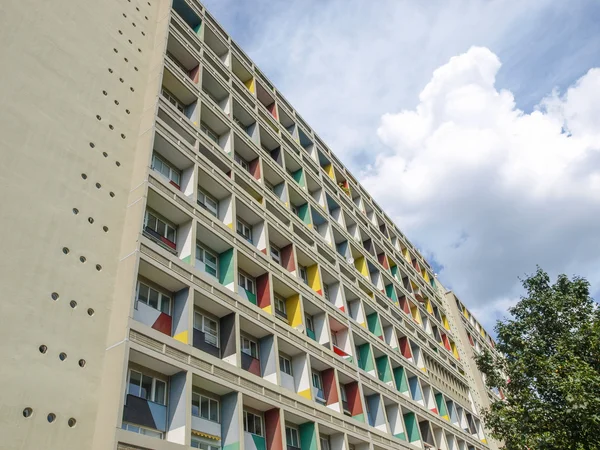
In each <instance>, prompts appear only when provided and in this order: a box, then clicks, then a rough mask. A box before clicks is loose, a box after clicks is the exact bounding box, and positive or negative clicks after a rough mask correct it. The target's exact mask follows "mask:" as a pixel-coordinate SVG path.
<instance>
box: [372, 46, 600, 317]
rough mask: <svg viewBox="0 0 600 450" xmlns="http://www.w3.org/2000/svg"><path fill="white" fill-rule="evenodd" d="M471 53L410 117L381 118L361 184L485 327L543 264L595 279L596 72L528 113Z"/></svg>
mask: <svg viewBox="0 0 600 450" xmlns="http://www.w3.org/2000/svg"><path fill="white" fill-rule="evenodd" d="M500 67H501V63H500V60H499V59H498V57H497V56H496V55H495V54H494V53H492V52H491V51H490V50H488V49H487V48H483V47H472V48H471V49H469V50H468V51H467V52H466V53H464V54H461V55H459V56H455V57H453V58H451V59H450V61H449V62H448V63H447V64H445V65H443V66H442V67H440V68H438V69H437V70H435V71H434V72H433V76H432V77H431V80H430V81H429V83H428V84H427V85H426V86H425V88H424V89H423V90H422V92H421V94H420V96H419V104H418V105H417V106H416V108H415V109H413V110H402V111H400V112H398V113H390V114H385V115H383V117H382V118H381V124H380V127H379V129H378V131H377V133H378V136H379V137H380V139H381V140H382V141H383V143H384V144H385V145H386V146H387V147H388V148H389V151H388V152H385V153H381V154H380V155H379V156H378V157H377V159H376V161H375V163H374V165H373V166H372V167H371V168H370V169H369V170H368V171H366V172H365V173H364V174H363V175H362V177H361V179H362V182H363V183H364V184H365V185H366V187H367V189H368V190H369V191H370V192H371V193H372V194H373V196H374V197H375V198H377V199H378V201H379V202H380V204H381V205H382V207H383V208H384V209H385V210H386V211H388V213H389V214H390V215H391V216H392V218H394V219H395V220H396V221H397V223H399V224H400V226H401V228H403V229H405V230H406V232H407V234H408V235H409V236H411V237H412V238H413V239H415V240H416V241H417V242H419V243H422V245H423V246H425V247H424V250H425V251H426V252H428V253H430V255H431V256H433V257H434V258H435V260H436V261H437V262H439V263H441V264H442V265H443V270H442V272H441V274H440V276H441V279H442V282H445V283H446V284H448V285H451V286H452V288H453V289H455V290H456V293H457V295H458V296H459V297H461V298H463V299H464V300H465V301H466V302H467V304H469V305H470V306H472V307H473V308H474V309H477V310H479V311H480V312H481V313H483V314H482V317H481V320H482V321H484V323H488V324H491V323H492V321H493V320H492V319H494V317H493V316H492V313H494V314H499V313H503V312H505V311H506V308H507V306H508V305H510V304H511V302H514V298H515V297H516V296H517V295H518V292H519V290H518V286H519V283H518V281H517V277H519V276H523V275H524V274H525V273H531V272H533V271H534V270H535V265H536V264H540V265H541V266H542V267H543V268H545V269H546V270H548V271H550V272H551V273H553V274H556V273H557V272H567V273H569V274H570V273H573V272H575V273H577V274H580V275H585V276H587V277H589V279H590V281H592V282H595V283H597V282H600V272H598V270H597V269H598V267H599V265H600V233H598V226H597V221H598V219H597V218H598V217H600V69H591V70H590V71H589V72H588V73H587V74H585V75H584V76H583V77H582V78H581V79H579V80H578V81H577V82H576V83H575V84H574V85H573V86H571V87H570V88H569V89H568V90H567V92H566V93H565V94H564V95H559V93H557V92H553V93H551V94H550V95H549V96H548V97H547V98H545V99H544V100H543V101H542V102H541V103H540V106H539V107H538V108H536V110H535V111H533V112H532V113H530V114H526V113H524V112H523V111H520V110H519V109H517V108H516V107H515V101H514V98H513V94H512V93H511V92H509V91H507V90H498V89H497V88H496V87H495V77H496V74H497V73H498V70H499V69H500Z"/></svg>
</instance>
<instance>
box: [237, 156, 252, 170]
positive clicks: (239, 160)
mask: <svg viewBox="0 0 600 450" xmlns="http://www.w3.org/2000/svg"><path fill="white" fill-rule="evenodd" d="M233 159H234V161H235V162H236V163H238V164H239V165H240V166H242V168H243V169H244V170H247V171H250V164H248V161H246V160H245V159H244V158H242V157H241V156H240V155H239V154H238V153H234V154H233Z"/></svg>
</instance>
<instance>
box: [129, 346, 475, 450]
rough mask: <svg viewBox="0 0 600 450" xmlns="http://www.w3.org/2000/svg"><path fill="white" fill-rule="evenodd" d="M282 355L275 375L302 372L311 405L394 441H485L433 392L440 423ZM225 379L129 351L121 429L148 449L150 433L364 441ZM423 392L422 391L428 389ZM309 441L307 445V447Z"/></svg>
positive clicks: (282, 441)
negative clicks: (142, 439)
mask: <svg viewBox="0 0 600 450" xmlns="http://www.w3.org/2000/svg"><path fill="white" fill-rule="evenodd" d="M265 346H267V347H268V343H265V342H264V341H263V342H262V343H261V344H260V348H261V349H263V348H265ZM282 361H283V359H281V358H280V359H279V367H280V370H281V371H282V373H284V372H283V371H284V370H285V371H288V370H300V371H302V374H301V375H302V376H301V377H299V378H300V381H299V382H300V383H301V384H306V386H305V387H307V389H306V390H307V391H309V392H311V393H312V395H313V396H314V398H313V400H314V401H315V402H316V403H319V404H321V405H323V406H325V407H327V408H330V409H331V410H335V411H339V410H340V409H341V410H343V412H344V414H345V415H347V416H349V417H352V418H353V419H355V420H356V421H358V422H361V423H365V424H366V425H368V426H369V427H372V428H374V429H376V430H378V431H379V432H381V433H385V434H389V435H390V436H393V437H394V438H397V439H398V440H399V441H404V442H407V443H410V444H412V445H414V446H416V447H417V448H431V447H436V448H445V449H449V448H465V449H466V448H467V445H469V446H472V447H469V448H473V449H474V448H476V447H475V446H474V445H473V444H472V442H473V441H474V440H477V441H481V442H483V443H485V438H484V435H483V432H482V428H481V423H480V421H479V419H478V418H477V417H475V416H473V415H472V414H471V413H470V412H468V411H466V410H465V409H464V408H462V407H461V406H459V405H457V404H456V403H455V402H453V401H452V400H450V399H449V398H446V397H444V395H443V394H442V393H439V392H436V393H435V394H433V395H434V397H433V398H432V399H431V401H430V403H428V404H427V405H426V407H427V408H429V409H431V411H432V412H433V413H435V414H437V415H438V416H439V417H441V418H442V420H444V421H447V422H448V426H441V425H440V423H439V422H438V421H437V420H431V418H429V417H428V413H427V412H425V411H424V410H423V409H422V408H421V409H419V408H414V407H412V408H411V406H410V405H404V404H399V403H397V402H394V401H392V400H390V399H388V398H386V397H385V396H382V395H381V394H380V393H378V392H377V391H376V390H375V389H373V387H371V386H367V385H365V384H364V383H360V382H357V381H351V380H350V379H345V381H346V383H345V384H341V383H340V384H339V388H338V387H337V386H336V378H335V377H336V371H335V370H334V369H332V368H327V369H323V370H319V369H321V368H322V367H320V366H319V362H318V361H316V360H315V361H313V362H312V364H314V366H311V368H310V369H307V368H306V366H305V365H304V364H302V361H301V360H297V359H294V360H292V361H291V366H290V368H289V369H288V368H286V367H285V363H284V362H282ZM310 363H311V362H310V361H309V362H308V363H307V364H310ZM320 364H322V363H320ZM268 365H272V364H267V366H268ZM275 367H277V363H275ZM314 367H316V368H314ZM225 370H227V369H225ZM344 378H347V377H344ZM228 379H229V377H225V378H217V379H215V378H214V377H207V375H204V376H203V375H202V374H198V373H197V372H194V373H188V372H186V371H185V370H182V369H181V368H180V367H178V366H176V365H173V364H171V363H169V362H168V361H165V360H160V361H159V360H158V359H154V357H152V356H151V355H148V354H146V353H145V352H141V351H138V350H133V349H132V350H130V354H129V365H128V370H127V373H126V380H124V381H125V383H124V385H125V386H126V393H125V394H126V395H125V401H124V404H123V415H122V428H123V429H124V430H127V431H130V432H134V433H138V434H143V435H145V436H146V442H145V444H147V446H148V448H151V446H152V444H151V442H152V441H151V439H156V438H158V439H165V440H167V441H170V442H173V443H178V444H183V445H186V446H190V445H191V447H198V446H199V445H200V447H199V448H206V447H205V446H213V447H214V450H216V449H217V448H226V447H227V446H229V445H235V444H238V446H239V443H240V442H243V448H244V450H247V449H248V448H250V449H254V448H256V449H257V450H258V449H265V450H270V449H271V450H275V449H282V448H283V446H284V445H285V446H286V447H287V448H288V450H296V449H300V450H302V449H306V448H313V449H314V448H319V447H320V448H321V450H324V449H325V450H327V449H329V450H331V449H334V448H341V449H348V450H352V448H356V445H362V444H367V443H368V441H358V440H357V439H358V438H357V437H356V436H355V435H352V436H350V435H349V436H347V437H346V436H344V431H343V428H338V427H332V426H329V425H323V424H319V423H316V422H314V421H313V420H311V416H308V417H307V415H306V414H305V413H302V412H300V411H302V410H299V409H296V408H294V407H288V408H282V407H279V406H278V405H277V404H275V405H274V404H273V402H272V401H267V400H266V399H265V398H264V397H261V396H259V395H256V394H255V395H253V394H252V393H249V394H247V393H241V392H238V391H237V390H236V389H235V388H232V386H231V385H230V384H228V383H227V382H226V380H228ZM281 380H282V382H281V386H282V387H283V388H284V389H289V387H288V386H286V383H289V382H290V381H289V380H287V379H286V378H285V377H284V378H281ZM250 381H252V380H251V379H250ZM411 383H412V379H409V381H408V384H409V387H408V389H412V386H411ZM290 390H292V391H293V390H294V389H290ZM424 392H425V395H429V394H430V391H424ZM300 395H301V396H302V397H305V398H306V395H303V394H300ZM183 399H187V400H184V401H182V400H183ZM309 399H310V398H309ZM188 417H190V418H191V420H189V419H187V418H188ZM307 427H308V428H307ZM306 432H310V434H311V436H313V437H316V438H317V439H318V444H316V443H315V442H314V439H313V438H311V439H308V440H307V439H305V438H306V436H303V434H304V433H306ZM120 436H121V437H120V441H126V440H127V435H120ZM309 441H312V444H310V445H309V443H308V442H309ZM307 445H308V447H307ZM314 445H316V447H314ZM455 445H459V446H458V447H456V446H455ZM460 445H462V447H461V446H460ZM364 448H365V450H368V449H370V448H371V447H370V446H368V445H367V446H366V447H364ZM209 450H210V449H209ZM381 450H383V449H381Z"/></svg>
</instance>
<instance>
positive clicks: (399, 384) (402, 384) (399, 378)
mask: <svg viewBox="0 0 600 450" xmlns="http://www.w3.org/2000/svg"><path fill="white" fill-rule="evenodd" d="M394 379H395V381H396V389H398V392H408V381H406V372H405V371H404V367H396V368H395V369H394Z"/></svg>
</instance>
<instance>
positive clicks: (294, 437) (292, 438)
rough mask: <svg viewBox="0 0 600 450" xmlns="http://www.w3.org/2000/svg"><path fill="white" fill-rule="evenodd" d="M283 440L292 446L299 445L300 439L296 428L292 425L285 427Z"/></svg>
mask: <svg viewBox="0 0 600 450" xmlns="http://www.w3.org/2000/svg"><path fill="white" fill-rule="evenodd" d="M285 441H286V444H287V445H290V446H292V447H300V439H298V430H297V429H296V428H292V427H285Z"/></svg>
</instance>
